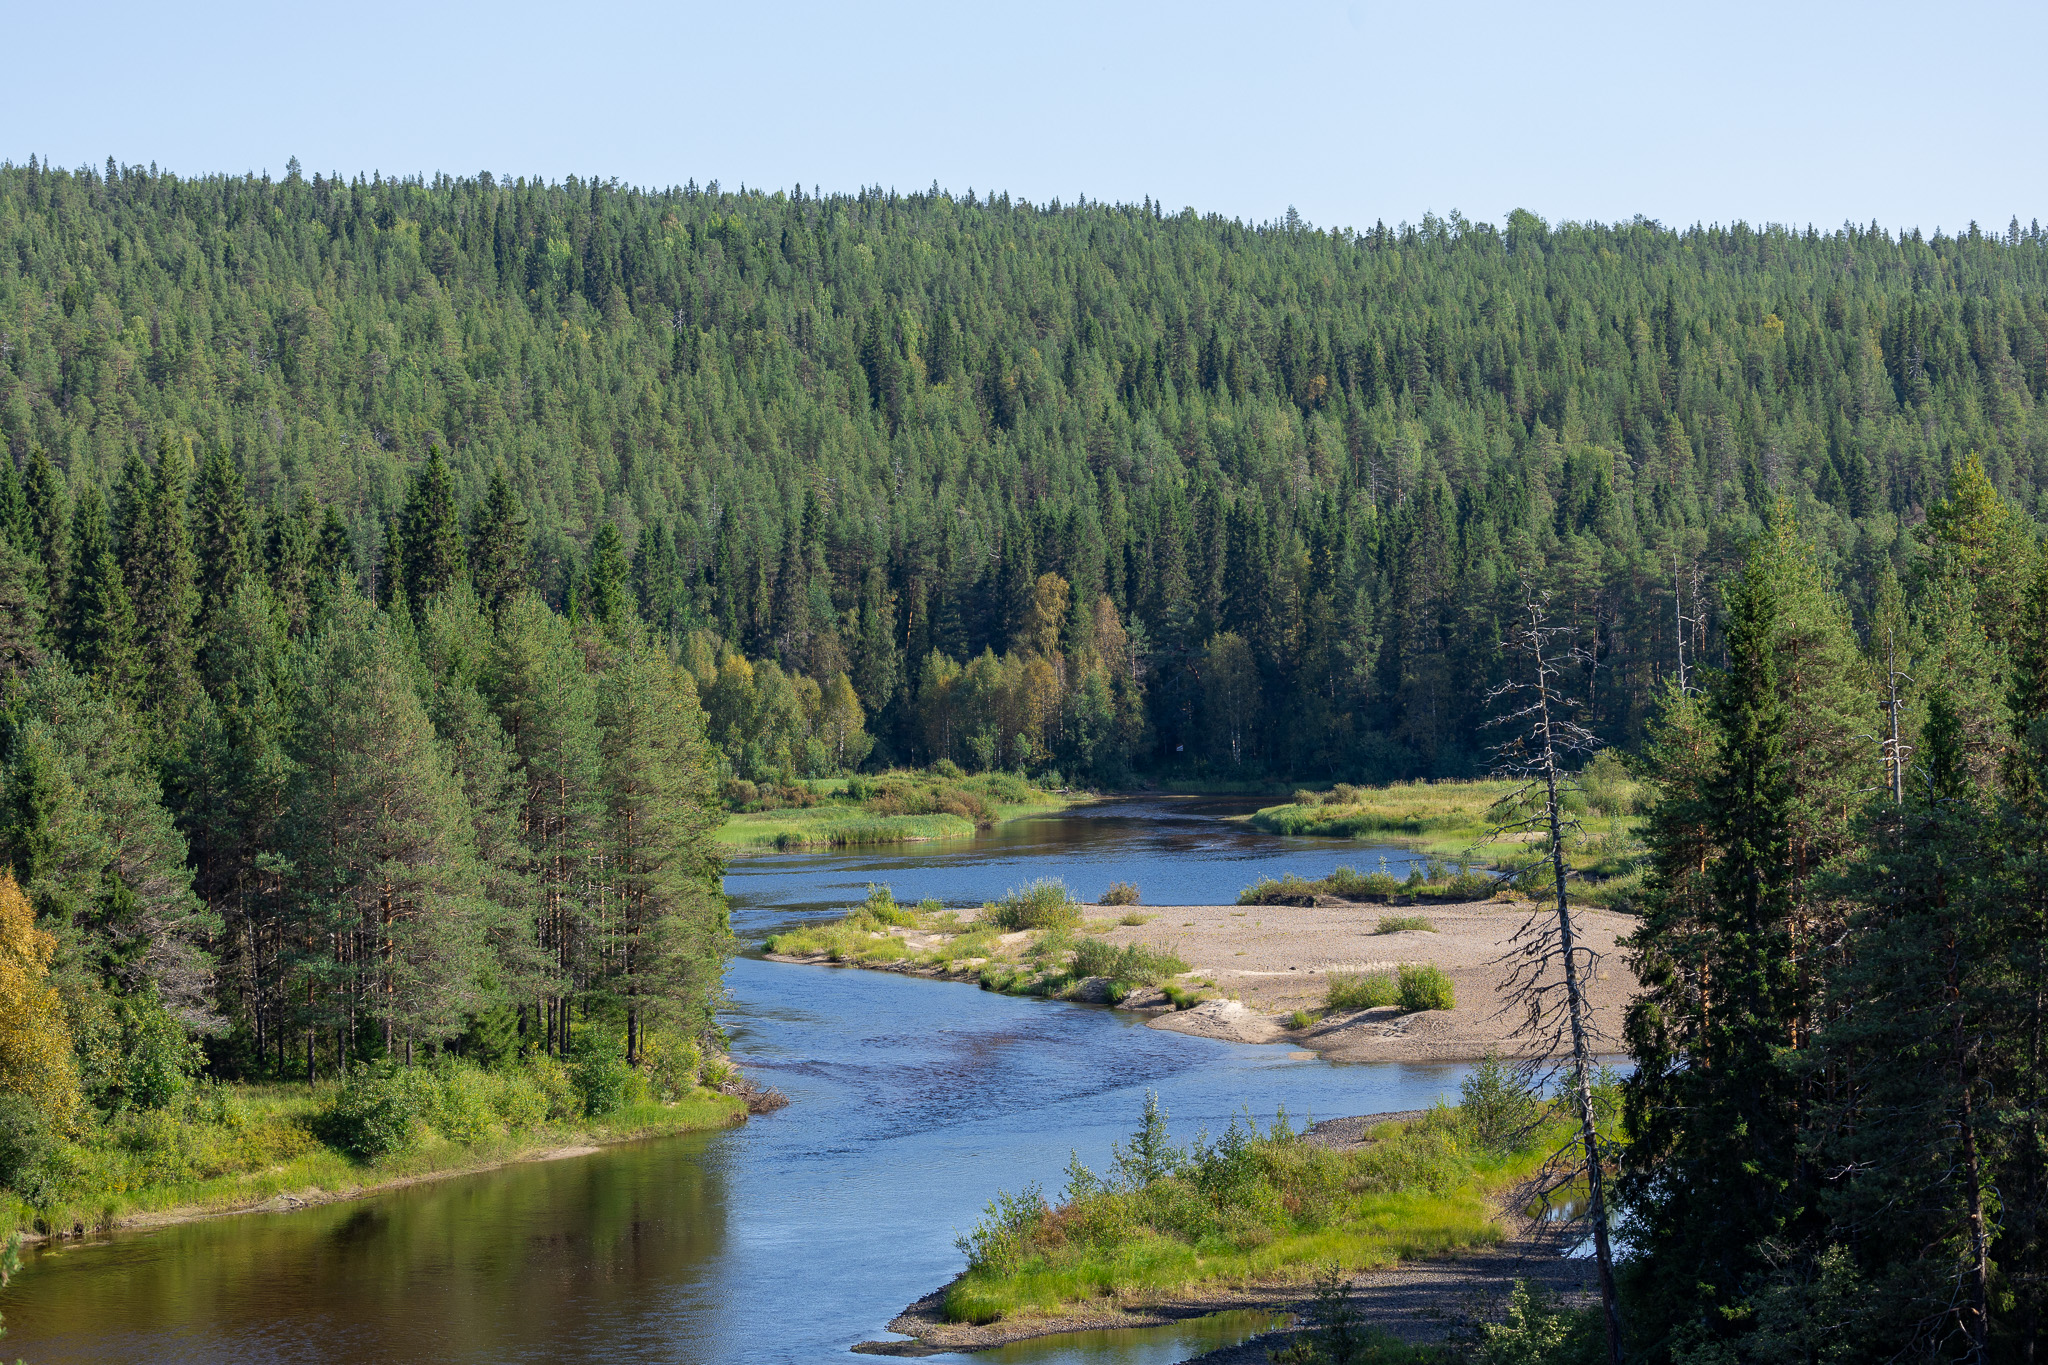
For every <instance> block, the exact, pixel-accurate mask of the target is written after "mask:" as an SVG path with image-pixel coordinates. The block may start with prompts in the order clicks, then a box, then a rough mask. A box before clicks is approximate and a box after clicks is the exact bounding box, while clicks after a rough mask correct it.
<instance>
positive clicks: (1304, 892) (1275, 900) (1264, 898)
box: [1237, 872, 1316, 905]
mask: <svg viewBox="0 0 2048 1365" xmlns="http://www.w3.org/2000/svg"><path fill="white" fill-rule="evenodd" d="M1237 903H1238V904H1239V905H1314V904H1315V903H1316V885H1315V883H1314V882H1306V881H1303V880H1302V879H1301V878H1299V877H1297V876H1295V875H1294V874H1293V873H1292V872H1290V873H1288V874H1287V875H1286V876H1284V877H1281V878H1279V879H1277V880H1275V879H1274V878H1272V877H1266V878H1263V879H1261V880H1260V881H1258V882H1256V883H1254V884H1253V885H1251V886H1248V887H1246V888H1245V889H1244V890H1243V891H1240V892H1239V893H1238V896H1237Z"/></svg>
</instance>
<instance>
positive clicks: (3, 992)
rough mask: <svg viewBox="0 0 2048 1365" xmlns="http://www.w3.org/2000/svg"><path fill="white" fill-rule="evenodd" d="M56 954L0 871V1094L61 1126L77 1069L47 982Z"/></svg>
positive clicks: (73, 1099)
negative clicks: (29, 1105) (18, 1100)
mask: <svg viewBox="0 0 2048 1365" xmlns="http://www.w3.org/2000/svg"><path fill="white" fill-rule="evenodd" d="M56 952H57V940H55V939H54V938H52V937H50V936H49V935H48V934H46V933H44V932H43V931H42V930H40V929H38V928H36V916H35V911H33V910H31V909H30V908H29V903H28V897H27V896H25V895H23V894H22V892H21V887H20V885H19V884H18V883H17V882H16V881H15V880H14V877H13V875H12V874H11V873H7V872H0V1095H20V1096H22V1097H23V1098H25V1099H27V1100H28V1101H30V1102H31V1103H33V1104H34V1105H35V1106H36V1108H38V1109H40V1110H42V1112H43V1114H44V1115H45V1116H46V1117H47V1118H48V1119H49V1120H50V1121H51V1122H52V1123H53V1124H56V1125H59V1126H64V1125H67V1124H68V1123H69V1122H70V1121H71V1117H72V1115H73V1113H74V1112H76V1110H77V1108H78V1102H79V1095H78V1067H77V1065H76V1063H75V1062H73V1060H72V1057H71V1031H70V1029H69V1028H68V1027H67V1026H66V1025H65V1022H64V1005H63V1002H62V1001H61V1000H60V999H58V996H57V991H56V989H55V988H54V987H53V986H51V985H50V981H49V976H50V959H51V958H52V957H54V956H55V955H56Z"/></svg>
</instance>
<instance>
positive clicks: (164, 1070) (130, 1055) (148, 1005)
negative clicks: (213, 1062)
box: [119, 992, 206, 1109]
mask: <svg viewBox="0 0 2048 1365" xmlns="http://www.w3.org/2000/svg"><path fill="white" fill-rule="evenodd" d="M119 1009H120V1015H121V1052H122V1056H123V1061H122V1063H121V1097H122V1098H123V1099H125V1100H126V1101H127V1102H128V1103H129V1104H132V1105H134V1106H136V1107H137V1108H140V1109H161V1108H163V1107H164V1106H165V1105H167V1104H169V1103H170V1102H171V1101H173V1100H175V1099H177V1098H178V1096H179V1095H181V1094H183V1093H184V1091H185V1087H186V1086H187V1085H189V1084H190V1083H191V1079H192V1077H193V1076H195V1075H197V1074H198V1072H199V1069H200V1068H201V1067H203V1066H205V1065H206V1053H205V1050H204V1049H202V1048H201V1047H200V1046H199V1044H198V1043H196V1042H194V1041H193V1040H192V1038H191V1037H190V1036H189V1035H188V1034H187V1033H186V1032H185V1026H184V1025H183V1024H181V1023H179V1022H178V1021H177V1020H176V1019H175V1018H173V1017H172V1015H171V1013H170V1011H168V1010H166V1009H165V1008H164V1007H163V1005H162V1004H161V1003H160V1002H159V1001H158V1000H157V998H156V995H155V994H154V993H153V992H152V993H151V994H148V995H139V996H130V997H128V998H126V999H124V1000H122V1001H121V1003H120V1006H119Z"/></svg>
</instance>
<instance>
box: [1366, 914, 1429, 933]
mask: <svg viewBox="0 0 2048 1365" xmlns="http://www.w3.org/2000/svg"><path fill="white" fill-rule="evenodd" d="M1373 932H1374V933H1375V934H1406V933H1422V934H1433V933H1435V932H1436V925H1434V924H1432V923H1431V922H1430V919H1429V916H1427V915H1381V916H1380V922H1379V923H1378V924H1377V925H1375V926H1373Z"/></svg>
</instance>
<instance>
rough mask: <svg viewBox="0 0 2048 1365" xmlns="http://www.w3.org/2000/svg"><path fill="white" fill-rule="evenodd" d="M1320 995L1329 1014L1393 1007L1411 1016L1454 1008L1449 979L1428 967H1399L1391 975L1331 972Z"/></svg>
mask: <svg viewBox="0 0 2048 1365" xmlns="http://www.w3.org/2000/svg"><path fill="white" fill-rule="evenodd" d="M1323 992H1324V993H1323V1008H1325V1009H1326V1010H1329V1011H1330V1012H1332V1013H1341V1012H1344V1011H1348V1010H1376V1009H1384V1008H1386V1007H1387V1006H1389V1005H1395V1006H1399V1007H1400V1009H1401V1011H1402V1013H1404V1014H1413V1013H1415V1012H1417V1011H1419V1010H1447V1009H1453V1008H1455V1007H1456V1005H1457V993H1456V991H1455V990H1453V989H1452V986H1451V978H1450V977H1448V976H1446V975H1445V974H1444V971H1443V969H1442V968H1441V967H1437V966H1433V965H1431V964H1429V963H1419V964H1418V963H1403V964H1402V965H1401V966H1400V967H1398V968H1396V969H1395V970H1394V971H1391V972H1332V973H1331V974H1330V977H1329V980H1328V981H1327V982H1325V983H1324V987H1323Z"/></svg>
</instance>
